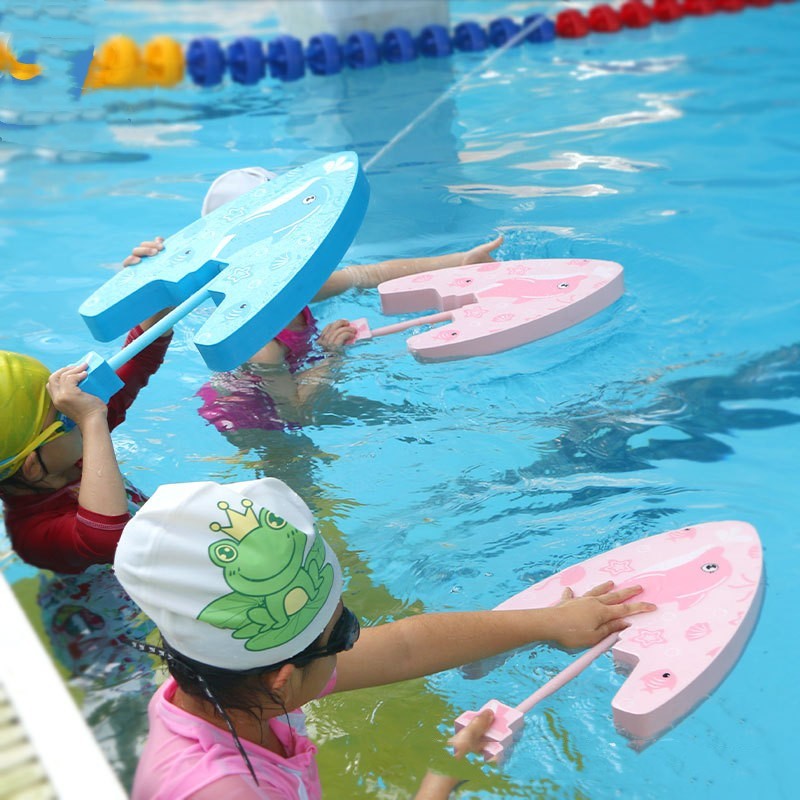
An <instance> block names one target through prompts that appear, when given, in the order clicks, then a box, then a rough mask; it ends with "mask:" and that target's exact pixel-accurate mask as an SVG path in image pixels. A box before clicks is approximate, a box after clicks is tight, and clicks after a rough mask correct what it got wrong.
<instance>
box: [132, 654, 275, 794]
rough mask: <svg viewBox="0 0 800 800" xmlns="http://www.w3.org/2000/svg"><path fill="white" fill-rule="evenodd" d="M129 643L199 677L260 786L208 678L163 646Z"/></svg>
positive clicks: (205, 692)
mask: <svg viewBox="0 0 800 800" xmlns="http://www.w3.org/2000/svg"><path fill="white" fill-rule="evenodd" d="M127 644H129V645H130V646H131V647H133V648H134V649H135V650H139V652H141V653H147V654H149V655H151V656H158V657H159V658H162V659H164V661H166V662H167V664H176V665H177V666H178V667H179V668H180V669H182V670H184V671H186V672H189V673H190V674H191V675H192V676H193V677H195V678H196V679H197V681H198V682H199V684H200V685H201V686H202V687H203V694H205V696H206V697H207V698H208V699H209V701H210V702H211V704H212V705H213V706H214V708H215V709H216V711H217V713H218V714H219V715H220V716H221V717H222V719H223V720H225V726H226V727H227V728H228V731H229V732H230V734H231V736H232V737H233V743H234V744H235V745H236V749H237V750H238V751H239V755H240V756H241V757H242V758H243V759H244V763H245V764H247V769H248V770H249V771H250V774H251V775H252V776H253V780H254V781H255V783H256V786H260V785H261V784H260V783H259V782H258V778H257V777H256V773H255V770H254V769H253V765H252V764H251V763H250V759H249V758H248V757H247V752H246V751H245V749H244V747H243V746H242V743H241V741H240V740H239V737H238V735H237V734H236V729H235V728H234V727H233V722H232V721H231V718H230V717H229V716H228V714H227V712H226V711H225V709H224V708H223V707H222V706H221V705H220V703H219V701H218V700H217V698H216V697H215V696H214V692H212V691H211V687H210V686H209V685H208V683H207V682H206V679H205V678H204V677H203V676H202V675H201V674H200V673H199V672H197V671H196V670H194V669H192V668H191V667H190V666H189V665H188V664H186V663H185V662H183V661H180V660H178V659H177V658H175V656H173V655H172V653H169V652H167V651H166V650H165V649H164V648H163V647H156V646H155V645H152V644H147V643H146V642H135V641H133V640H131V639H128V640H127Z"/></svg>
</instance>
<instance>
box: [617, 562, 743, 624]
mask: <svg viewBox="0 0 800 800" xmlns="http://www.w3.org/2000/svg"><path fill="white" fill-rule="evenodd" d="M723 552H724V548H722V547H711V548H709V549H708V550H706V551H705V553H703V554H702V555H700V556H698V557H697V558H695V559H694V560H692V561H687V562H686V563H685V564H680V565H678V566H677V567H672V568H671V569H666V570H663V571H658V572H657V571H653V572H645V573H643V574H641V575H637V576H636V577H635V578H633V579H632V580H631V581H629V582H628V583H627V584H626V585H625V586H633V585H636V584H639V585H641V586H642V587H643V589H644V592H643V593H642V594H641V595H640V597H638V598H637V600H638V599H641V600H645V601H647V602H650V603H655V604H656V605H662V604H664V603H677V604H678V608H679V609H680V610H683V609H685V608H690V607H691V606H693V605H694V604H695V603H698V602H699V601H700V600H702V599H703V598H704V597H705V596H706V595H707V594H708V593H709V592H710V591H711V590H712V589H714V588H715V587H716V586H719V584H721V583H723V582H724V581H726V580H727V579H728V578H729V577H730V576H731V574H732V569H731V564H730V562H729V561H728V559H726V558H725V557H724V556H723ZM625 586H620V587H619V588H620V589H623V588H625Z"/></svg>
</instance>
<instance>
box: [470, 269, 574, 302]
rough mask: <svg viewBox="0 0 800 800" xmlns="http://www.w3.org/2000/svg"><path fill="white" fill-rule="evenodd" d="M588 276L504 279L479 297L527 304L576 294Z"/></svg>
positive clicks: (481, 291)
mask: <svg viewBox="0 0 800 800" xmlns="http://www.w3.org/2000/svg"><path fill="white" fill-rule="evenodd" d="M585 279H586V275H571V276H569V277H559V278H550V279H547V280H542V279H539V278H504V279H503V280H500V281H498V282H497V283H495V284H493V285H492V286H490V287H489V288H487V289H481V290H480V291H479V292H478V293H477V294H478V296H479V297H481V298H484V297H504V298H509V299H513V302H514V303H515V304H516V303H527V302H528V300H531V299H532V298H534V297H552V296H553V295H558V294H570V293H571V292H574V291H575V290H576V289H577V288H578V287H579V286H580V285H581V282H582V281H584V280H585Z"/></svg>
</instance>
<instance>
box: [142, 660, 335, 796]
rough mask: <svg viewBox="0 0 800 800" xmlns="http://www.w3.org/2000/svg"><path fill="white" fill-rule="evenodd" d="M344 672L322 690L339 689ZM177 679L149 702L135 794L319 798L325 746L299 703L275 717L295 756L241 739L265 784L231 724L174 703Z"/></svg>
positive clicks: (278, 733)
mask: <svg viewBox="0 0 800 800" xmlns="http://www.w3.org/2000/svg"><path fill="white" fill-rule="evenodd" d="M335 684H336V673H335V672H334V673H333V675H332V676H331V679H330V681H328V685H327V686H326V687H325V688H324V689H323V690H322V693H321V694H320V697H323V696H324V695H326V694H329V693H330V692H331V691H333V687H334V686H335ZM176 689H177V684H176V683H175V680H174V678H171V677H170V678H168V679H167V681H166V682H165V683H164V685H163V686H161V688H160V689H159V690H158V691H157V692H156V693H155V695H154V696H153V699H152V700H151V701H150V705H149V707H148V718H149V722H150V734H149V736H148V737H147V743H146V744H145V747H144V751H143V752H142V757H141V759H140V761H139V766H138V768H137V770H136V777H135V778H134V781H133V791H132V793H131V800H221V799H222V798H224V800H259V799H260V800H264V799H265V798H269V800H319V798H320V797H321V795H322V787H321V786H320V781H319V773H318V771H317V762H316V754H317V748H316V746H315V745H314V744H313V742H312V741H311V740H310V739H309V738H308V735H307V732H306V727H305V714H304V713H303V712H302V711H301V710H300V709H297V710H296V711H290V712H289V714H288V718H289V724H287V723H286V722H285V719H286V717H281V718H274V719H272V720H270V722H269V725H270V728H272V731H273V732H274V733H275V735H276V736H277V737H278V739H279V740H280V742H281V744H282V745H283V747H284V748H285V750H286V753H287V754H288V756H287V757H286V758H283V757H282V756H280V755H278V754H277V753H273V752H272V751H271V750H267V749H266V748H264V747H261V745H258V744H255V743H254V742H248V741H247V740H245V739H241V743H242V746H243V747H244V749H245V751H246V753H247V756H248V758H249V759H250V763H251V764H252V765H253V770H254V771H255V773H256V775H257V776H258V782H259V786H256V785H255V783H254V782H253V778H252V776H251V775H250V772H249V770H248V769H247V764H245V762H244V759H243V758H242V756H241V754H240V753H239V751H238V750H237V749H236V745H235V744H234V742H233V737H232V736H231V735H230V733H229V732H228V731H227V730H222V729H220V728H217V727H216V726H215V725H212V724H211V723H209V722H206V721H205V720H202V719H200V718H199V717H196V716H194V714H190V713H189V712H187V711H184V710H183V709H181V708H178V707H177V706H175V705H173V704H172V702H171V701H172V698H173V697H174V696H175V690H176Z"/></svg>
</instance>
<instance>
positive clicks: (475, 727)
mask: <svg viewBox="0 0 800 800" xmlns="http://www.w3.org/2000/svg"><path fill="white" fill-rule="evenodd" d="M493 721H494V714H493V713H492V712H491V710H490V709H488V708H485V709H484V710H483V711H481V713H480V714H478V715H477V716H476V717H475V718H474V719H473V720H472V721H471V722H470V723H469V725H467V727H466V728H462V729H461V730H460V731H459V732H458V733H457V734H456V735H455V736H454V737H453V738H452V739H451V740H450V744H451V745H453V755H454V756H455V757H456V758H463V757H464V756H465V755H466V754H467V753H480V752H481V748H482V746H483V737H484V735H485V734H486V732H487V731H488V730H489V728H491V727H492V722H493ZM462 783H465V781H464V780H462V779H461V778H454V777H452V776H450V775H442V774H441V773H439V772H434V771H433V770H428V772H427V774H426V775H425V777H424V778H423V779H422V783H421V784H420V785H419V791H418V792H417V793H416V795H414V800H448V798H449V797H450V795H451V793H452V791H453V789H456V788H458V787H459V786H460V785H461V784H462Z"/></svg>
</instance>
